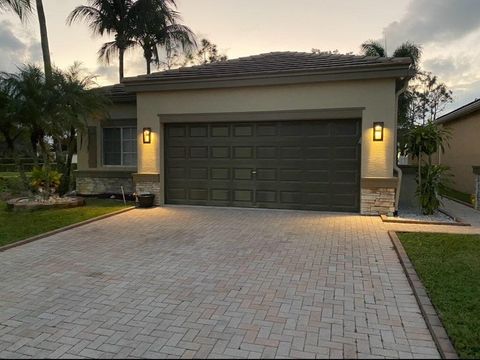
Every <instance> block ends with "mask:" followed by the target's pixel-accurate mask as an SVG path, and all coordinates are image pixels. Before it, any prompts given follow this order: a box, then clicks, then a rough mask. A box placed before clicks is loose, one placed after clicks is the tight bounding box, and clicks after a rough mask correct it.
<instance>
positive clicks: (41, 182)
mask: <svg viewBox="0 0 480 360" xmlns="http://www.w3.org/2000/svg"><path fill="white" fill-rule="evenodd" d="M61 178H62V174H60V173H59V172H58V171H56V170H47V169H44V168H34V169H33V170H32V174H31V185H32V188H33V190H34V191H35V192H37V193H41V194H43V195H45V196H47V197H48V196H50V194H54V193H56V192H58V187H59V186H60V181H61Z"/></svg>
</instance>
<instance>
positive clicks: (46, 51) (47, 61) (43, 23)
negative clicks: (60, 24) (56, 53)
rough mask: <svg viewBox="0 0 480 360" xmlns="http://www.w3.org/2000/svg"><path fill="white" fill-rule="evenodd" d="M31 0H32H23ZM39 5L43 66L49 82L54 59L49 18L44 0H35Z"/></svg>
mask: <svg viewBox="0 0 480 360" xmlns="http://www.w3.org/2000/svg"><path fill="white" fill-rule="evenodd" d="M23 1H30V0H23ZM35 3H36V7H37V16H38V23H39V25H40V42H41V44H42V55H43V66H44V69H45V78H46V80H47V82H50V81H51V80H52V76H53V75H52V59H51V58H50V46H49V45H48V32H47V20H46V18H45V11H44V10H43V3H42V0H35Z"/></svg>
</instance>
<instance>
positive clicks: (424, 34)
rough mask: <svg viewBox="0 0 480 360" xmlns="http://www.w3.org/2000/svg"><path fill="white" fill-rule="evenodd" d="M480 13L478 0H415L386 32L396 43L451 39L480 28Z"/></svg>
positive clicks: (388, 38) (421, 42)
mask: <svg viewBox="0 0 480 360" xmlns="http://www.w3.org/2000/svg"><path fill="white" fill-rule="evenodd" d="M479 14H480V1H478V0H440V1H439V0H414V1H411V2H410V4H409V5H408V8H407V11H406V13H405V14H404V16H403V17H402V19H400V20H399V21H395V22H393V23H391V24H390V25H388V26H387V27H386V28H385V33H386V36H387V40H388V42H389V43H391V44H392V45H394V46H398V45H399V44H400V43H402V42H404V41H407V40H409V41H413V42H416V43H419V44H426V43H432V42H446V41H451V40H455V39H457V38H459V37H463V36H465V35H467V34H468V33H470V32H472V31H474V30H476V29H478V27H479V26H480V16H479Z"/></svg>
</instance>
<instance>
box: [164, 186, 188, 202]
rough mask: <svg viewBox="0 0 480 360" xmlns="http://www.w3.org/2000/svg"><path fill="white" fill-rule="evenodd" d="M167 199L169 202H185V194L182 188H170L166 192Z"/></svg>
mask: <svg viewBox="0 0 480 360" xmlns="http://www.w3.org/2000/svg"><path fill="white" fill-rule="evenodd" d="M166 195H167V198H168V199H169V200H171V201H177V200H186V199H187V197H186V192H185V189H184V188H175V187H172V188H170V189H168V190H167V192H166Z"/></svg>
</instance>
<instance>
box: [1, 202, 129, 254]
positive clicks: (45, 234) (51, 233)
mask: <svg viewBox="0 0 480 360" xmlns="http://www.w3.org/2000/svg"><path fill="white" fill-rule="evenodd" d="M133 209H135V206H130V207H128V208H125V209H121V210H117V211H114V212H111V213H108V214H103V215H100V216H97V217H94V218H91V219H87V220H84V221H81V222H78V223H75V224H71V225H67V226H64V227H61V228H58V229H55V230H52V231H48V232H46V233H43V234H40V235H35V236H32V237H29V238H26V239H23V240H20V241H17V242H14V243H12V244H8V245H5V246H0V252H3V251H6V250H9V249H12V248H15V247H17V246H21V245H25V244H28V243H31V242H33V241H36V240H40V239H43V238H46V237H48V236H52V235H55V234H58V233H61V232H64V231H67V230H70V229H74V228H77V227H79V226H83V225H87V224H90V223H92V222H95V221H98V220H103V219H106V218H109V217H111V216H115V215H119V214H122V213H124V212H127V211H130V210H133Z"/></svg>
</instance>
